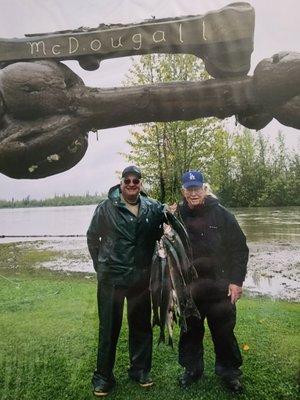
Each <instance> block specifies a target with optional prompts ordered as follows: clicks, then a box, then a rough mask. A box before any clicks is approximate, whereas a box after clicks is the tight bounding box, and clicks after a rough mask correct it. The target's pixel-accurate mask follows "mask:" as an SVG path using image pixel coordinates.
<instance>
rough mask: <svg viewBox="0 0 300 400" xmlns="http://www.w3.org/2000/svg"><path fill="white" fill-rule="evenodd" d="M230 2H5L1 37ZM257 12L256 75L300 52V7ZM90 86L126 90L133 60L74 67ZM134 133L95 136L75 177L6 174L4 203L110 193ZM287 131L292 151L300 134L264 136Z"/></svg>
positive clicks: (272, 127) (263, 1) (257, 0)
mask: <svg viewBox="0 0 300 400" xmlns="http://www.w3.org/2000/svg"><path fill="white" fill-rule="evenodd" d="M230 2H231V1H230V0H229V1H224V0H131V1H129V0H0V37H3V38H11V37H23V35H24V34H25V33H36V32H52V31H56V30H64V29H75V28H78V27H80V26H88V27H96V26H98V25H99V23H107V24H109V23H118V22H119V23H129V22H140V21H142V20H143V19H148V18H151V17H152V16H155V17H156V18H164V17H173V16H183V15H191V14H194V15H196V14H204V13H206V12H208V11H211V10H216V9H218V8H221V7H223V6H225V5H226V4H229V3H230ZM249 3H250V4H251V5H252V6H253V7H254V9H255V12H256V23H255V24H256V25H255V38H254V52H253V55H252V60H251V71H253V69H254V67H255V66H256V64H257V63H258V62H259V61H260V60H261V59H263V58H267V57H270V56H272V55H273V54H274V53H276V52H279V51H283V50H291V51H298V52H300V1H299V0H284V1H274V0H253V1H249ZM68 66H69V67H70V68H72V69H73V70H74V71H75V72H76V73H77V74H78V75H80V76H81V78H82V79H83V80H84V82H85V84H86V85H87V86H95V87H111V86H120V85H121V82H122V80H123V78H124V75H125V74H126V72H127V71H128V68H129V66H130V60H129V59H128V58H120V59H115V60H106V61H104V62H103V63H102V64H101V66H100V69H98V70H97V71H93V72H86V71H84V70H82V69H81V68H79V67H78V65H77V63H75V62H68ZM129 129H130V127H129V126H126V127H121V128H115V129H106V130H103V131H101V132H100V134H99V140H98V141H96V138H95V134H90V139H89V141H90V145H89V149H88V151H87V153H86V155H85V157H84V158H83V160H81V162H80V163H78V164H77V165H76V166H75V167H74V168H72V169H71V170H69V171H66V172H63V173H61V174H58V175H54V176H52V177H48V178H44V179H38V180H16V179H12V178H8V177H6V176H4V175H2V174H0V198H1V199H11V198H12V197H14V198H18V199H21V198H23V197H26V196H27V195H30V197H31V198H38V199H39V198H45V197H52V196H53V195H54V194H62V193H66V194H68V193H70V194H83V193H85V192H86V191H89V192H90V193H94V192H96V191H97V192H106V191H107V190H108V189H109V187H110V186H111V185H113V184H115V183H116V182H117V179H118V177H117V175H116V171H117V170H122V169H123V168H124V167H125V166H126V165H127V162H126V161H125V160H124V158H123V157H122V156H120V155H119V154H118V153H119V152H124V151H126V150H128V146H127V145H126V139H128V137H129V134H128V131H129ZM279 129H281V130H282V131H283V133H284V134H285V136H286V141H287V143H288V145H289V147H291V148H296V146H297V144H298V143H299V140H300V133H299V131H297V130H295V129H292V128H288V127H285V126H283V125H280V124H279V123H277V122H272V123H271V124H269V125H268V126H267V127H266V128H265V129H264V130H263V132H264V133H265V134H268V135H270V137H271V139H272V138H274V137H275V135H276V133H277V132H278V130H279Z"/></svg>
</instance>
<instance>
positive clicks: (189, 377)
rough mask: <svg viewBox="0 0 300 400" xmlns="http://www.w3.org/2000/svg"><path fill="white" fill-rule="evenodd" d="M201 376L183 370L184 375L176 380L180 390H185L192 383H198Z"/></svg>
mask: <svg viewBox="0 0 300 400" xmlns="http://www.w3.org/2000/svg"><path fill="white" fill-rule="evenodd" d="M201 376H202V373H201V372H198V371H196V372H195V371H188V370H185V371H184V373H183V374H182V375H181V376H179V378H178V382H179V386H180V387H181V388H182V389H187V388H188V387H189V386H191V384H192V383H194V382H197V381H199V379H200V378H201Z"/></svg>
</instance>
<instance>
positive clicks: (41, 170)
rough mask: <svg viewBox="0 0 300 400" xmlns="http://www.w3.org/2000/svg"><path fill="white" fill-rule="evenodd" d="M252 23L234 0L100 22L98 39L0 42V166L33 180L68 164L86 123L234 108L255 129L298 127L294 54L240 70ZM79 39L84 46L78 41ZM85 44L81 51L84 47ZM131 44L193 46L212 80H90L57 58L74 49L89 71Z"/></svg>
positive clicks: (246, 60) (66, 36)
mask: <svg viewBox="0 0 300 400" xmlns="http://www.w3.org/2000/svg"><path fill="white" fill-rule="evenodd" d="M232 18H233V19H232ZM199 26H200V27H201V29H200V28H199ZM197 27H198V28H197ZM233 27H234V28H233ZM253 28H254V13H253V9H252V8H251V7H250V6H249V5H248V4H247V3H236V4H235V5H229V6H228V7H225V8H224V9H221V10H219V11H216V12H213V13H209V14H206V15H205V16H202V17H201V16H197V17H186V18H179V19H175V20H169V19H167V20H160V21H155V20H154V22H153V21H150V22H149V21H148V22H147V23H143V24H140V25H130V26H123V25H120V26H113V27H111V26H110V27H107V28H105V29H104V27H103V26H101V27H100V28H99V29H101V35H102V36H101V39H100V36H99V35H100V33H99V29H98V30H92V31H91V30H88V31H80V32H72V33H71V34H70V33H56V34H55V35H46V36H45V37H44V38H43V36H42V35H39V36H38V37H30V41H29V42H28V39H17V40H15V41H9V40H7V41H6V43H5V47H2V42H1V41H0V46H1V47H0V61H2V63H3V64H2V65H3V66H4V67H3V69H2V70H0V172H2V173H3V174H5V175H7V176H10V177H13V178H42V177H46V176H49V175H53V174H56V173H59V172H62V171H65V170H68V169H69V168H71V167H72V166H74V165H75V164H77V163H78V161H79V160H80V159H81V158H82V157H83V156H84V154H85V152H86V149H87V135H88V132H89V131H91V130H97V129H105V128H109V127H116V126H121V125H127V124H136V123H144V122H151V121H174V120H192V119H195V118H201V117H210V116H215V117H219V118H226V117H229V116H231V115H236V116H237V118H238V120H239V122H240V123H241V124H243V125H244V126H246V127H249V128H253V129H261V128H263V127H264V126H266V125H267V124H268V123H269V122H270V121H271V120H272V118H273V117H274V118H276V119H278V121H280V122H281V123H283V124H285V125H288V126H293V127H294V128H297V129H300V117H299V115H300V54H296V53H280V54H276V55H274V56H273V57H272V58H270V59H264V60H263V61H261V62H260V63H259V64H258V65H257V67H256V69H255V71H254V75H253V76H252V77H248V76H246V74H247V72H248V70H249V67H250V55H251V52H252V49H253ZM138 29H140V31H139V30H138ZM197 29H198V30H197ZM115 32H117V35H118V38H119V39H117V42H115V41H114V40H116V37H114V36H113V35H114V34H115ZM120 32H121V34H120ZM172 32H173V33H172ZM174 32H175V33H174ZM167 33H168V34H167ZM175 34H176V40H177V44H176V40H175V39H174V35H175ZM76 35H81V36H76ZM84 35H85V36H84ZM91 35H92V36H91ZM94 35H98V36H97V37H98V39H97V38H96V36H94ZM71 37H72V38H73V39H72V40H71V43H72V44H73V45H75V43H77V42H78V49H77V50H78V53H76V54H70V47H68V46H70V38H71ZM109 38H110V40H109ZM112 38H114V39H112ZM120 38H121V39H120ZM75 39H76V40H77V42H75ZM173 39H174V40H173ZM26 40H27V42H26ZM97 40H98V42H97ZM130 40H131V42H130ZM168 40H169V41H168ZM197 40H198V41H199V44H197ZM14 42H15V43H14ZM129 42H130V45H129ZM26 43H27V50H28V48H29V49H30V51H31V52H32V51H33V50H32V49H37V50H38V51H37V52H34V53H30V54H29V55H28V54H27V53H26V52H25V50H24V48H23V51H22V46H21V44H23V46H24V45H25V44H26ZM28 43H29V45H28ZM32 43H35V44H34V45H33V44H32ZM59 43H61V44H59ZM66 43H67V44H66ZM79 43H86V44H84V45H82V46H81V47H80V45H79ZM88 43H89V45H90V50H89V54H86V53H84V51H86V50H83V49H86V46H87V44H88ZM91 43H93V47H94V49H96V48H97V50H98V51H97V56H96V55H95V54H93V53H91V51H92V52H93V51H95V52H96V50H94V49H92V50H91V46H92V45H91ZM96 43H98V46H96ZM100 43H101V45H100ZM103 43H106V47H105V46H104V44H103ZM116 43H118V44H119V46H117V44H116ZM142 43H144V46H143V44H142ZM120 44H121V45H120ZM125 44H126V45H125ZM221 44H222V45H221ZM113 45H114V46H117V48H115V49H112V48H111V47H113ZM20 46H21V47H20ZM109 46H110V47H109ZM130 46H131V47H133V48H134V46H136V48H135V50H132V49H131V50H129V49H128V47H130ZM139 46H140V47H139ZM138 47H139V48H138ZM25 48H26V46H25ZM3 49H4V52H3ZM49 49H51V51H50V50H49ZM72 49H73V50H75V47H74V48H72ZM79 49H81V50H80V51H81V52H80V51H79ZM48 51H50V53H48ZM133 51H134V54H144V53H150V52H169V53H172V52H175V53H179V52H184V53H185V52H188V53H193V54H196V55H198V56H200V57H201V58H203V59H204V62H205V65H206V68H207V70H208V71H209V72H210V74H211V75H212V76H214V77H216V79H209V80H207V81H202V82H174V83H168V84H156V85H149V86H136V87H127V88H111V89H98V88H89V87H86V86H84V84H83V82H82V80H81V79H80V78H79V77H78V76H77V75H76V74H75V73H74V72H72V71H71V70H70V69H69V68H68V67H66V66H65V65H64V64H62V63H60V62H59V61H58V60H62V59H67V58H71V56H72V58H74V55H75V56H76V58H77V59H79V62H80V64H81V65H82V66H83V67H85V68H87V69H93V68H95V67H98V65H99V59H103V58H111V57H121V56H124V55H126V56H127V55H129V54H133ZM4 53H5V54H7V56H6V57H5V56H4V55H3V54H4ZM44 53H46V54H44ZM58 53H59V54H58ZM74 53H75V51H74ZM42 58H48V59H47V60H39V59H42ZM49 58H52V60H50V59H49ZM33 59H37V60H38V61H32V60H33ZM21 60H26V61H21ZM29 60H31V61H29Z"/></svg>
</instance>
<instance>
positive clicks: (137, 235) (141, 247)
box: [87, 185, 165, 286]
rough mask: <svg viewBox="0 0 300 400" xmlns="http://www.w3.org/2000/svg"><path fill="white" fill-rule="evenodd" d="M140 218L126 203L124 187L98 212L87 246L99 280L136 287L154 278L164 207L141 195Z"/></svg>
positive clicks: (112, 191) (113, 192) (113, 191)
mask: <svg viewBox="0 0 300 400" xmlns="http://www.w3.org/2000/svg"><path fill="white" fill-rule="evenodd" d="M139 198H140V207H139V214H138V216H137V217H136V216H135V215H134V214H132V213H131V212H130V211H129V210H128V209H127V208H126V205H125V204H124V203H123V202H122V200H121V197H120V185H116V186H114V187H112V188H111V189H110V190H109V193H108V199H106V200H104V201H102V202H101V203H100V204H99V205H98V206H97V208H96V210H95V212H94V215H93V218H92V221H91V224H90V226H89V229H88V231H87V243H88V248H89V252H90V254H91V257H92V260H93V264H94V268H95V270H96V271H97V276H98V279H99V280H103V281H109V282H110V283H112V284H116V285H122V286H132V285H134V284H135V283H136V282H137V281H139V280H141V279H143V278H145V277H148V276H150V268H151V261H152V256H153V251H154V247H155V242H156V240H159V239H160V237H161V235H162V223H163V222H164V218H165V215H164V205H163V204H161V203H159V202H158V201H156V200H153V199H150V198H149V197H147V195H146V194H145V193H143V192H141V193H140V197H139Z"/></svg>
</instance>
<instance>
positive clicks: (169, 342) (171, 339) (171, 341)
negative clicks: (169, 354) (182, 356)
mask: <svg viewBox="0 0 300 400" xmlns="http://www.w3.org/2000/svg"><path fill="white" fill-rule="evenodd" d="M168 345H169V346H171V347H172V349H174V345H173V338H172V336H169V340H168Z"/></svg>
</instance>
